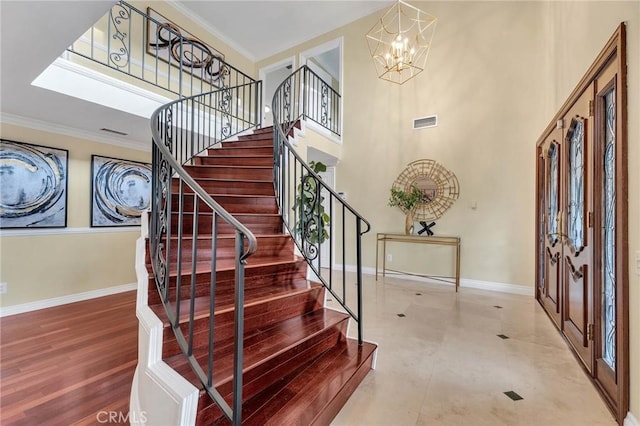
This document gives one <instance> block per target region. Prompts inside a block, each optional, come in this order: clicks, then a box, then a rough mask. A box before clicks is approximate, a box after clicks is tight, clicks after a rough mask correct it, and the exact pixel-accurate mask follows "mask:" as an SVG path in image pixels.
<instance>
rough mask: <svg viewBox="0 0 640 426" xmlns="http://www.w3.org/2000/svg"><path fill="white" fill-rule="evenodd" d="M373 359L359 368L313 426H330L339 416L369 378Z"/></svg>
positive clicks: (369, 359)
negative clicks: (365, 379)
mask: <svg viewBox="0 0 640 426" xmlns="http://www.w3.org/2000/svg"><path fill="white" fill-rule="evenodd" d="M373 357H374V354H371V355H370V356H369V357H368V358H367V359H366V361H365V362H363V363H362V365H361V366H360V367H359V368H358V370H357V371H356V372H355V374H354V375H353V376H351V378H350V379H349V382H348V383H347V384H346V385H345V386H344V387H343V388H342V389H341V390H340V392H339V393H338V395H336V397H335V398H334V399H333V400H332V401H331V403H330V404H329V405H328V406H327V407H325V408H324V410H322V412H321V413H320V415H318V416H317V417H316V418H315V419H314V421H313V423H311V424H312V425H318V426H322V425H328V424H330V423H331V421H332V420H333V419H334V418H335V417H336V416H337V415H338V413H339V412H340V410H341V409H342V407H343V406H344V405H345V404H346V403H347V401H348V400H349V397H351V395H352V394H353V392H355V390H356V389H357V388H358V386H359V385H360V383H362V381H363V380H364V378H365V377H367V374H369V372H370V371H371V370H372V369H373Z"/></svg>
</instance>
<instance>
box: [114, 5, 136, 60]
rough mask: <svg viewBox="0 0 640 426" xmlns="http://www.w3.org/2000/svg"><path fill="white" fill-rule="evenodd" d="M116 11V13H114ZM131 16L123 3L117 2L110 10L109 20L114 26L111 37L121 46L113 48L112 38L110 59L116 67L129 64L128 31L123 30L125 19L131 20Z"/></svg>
mask: <svg viewBox="0 0 640 426" xmlns="http://www.w3.org/2000/svg"><path fill="white" fill-rule="evenodd" d="M114 12H115V13H114ZM130 18H131V12H130V10H129V9H127V8H126V7H125V6H124V5H122V4H116V5H115V6H114V7H113V9H111V10H110V11H109V20H110V22H111V26H112V28H113V31H114V32H113V33H112V34H111V39H112V40H113V41H117V42H118V43H119V46H118V47H116V50H115V51H114V50H112V45H111V40H110V43H109V61H110V62H111V63H112V64H113V65H114V66H115V67H116V68H125V67H127V66H128V65H129V58H130V54H129V49H128V44H127V41H126V39H127V37H128V33H127V32H125V31H122V30H121V27H122V25H123V22H124V21H129V20H130Z"/></svg>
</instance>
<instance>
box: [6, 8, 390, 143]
mask: <svg viewBox="0 0 640 426" xmlns="http://www.w3.org/2000/svg"><path fill="white" fill-rule="evenodd" d="M392 2H393V1H389V0H384V1H383V0H370V1H358V0H356V1H304V0H291V1H268V0H265V1H238V0H236V1H178V0H174V1H173V2H172V3H173V4H174V5H175V7H176V8H177V9H178V10H180V11H181V12H183V13H185V14H186V15H188V16H189V17H190V18H191V19H193V20H194V21H197V22H198V23H199V24H200V25H202V26H203V27H204V28H205V29H207V30H209V31H211V32H213V33H214V34H215V35H216V36H218V37H219V38H221V39H223V40H224V41H225V42H228V43H229V44H230V45H231V46H232V47H234V48H235V49H237V50H238V51H240V52H241V53H244V54H245V55H247V56H248V57H249V58H250V59H252V60H254V61H257V60H260V59H263V58H265V57H268V56H270V55H272V54H274V53H277V52H279V51H282V50H284V49H287V48H289V47H292V46H295V45H297V44H299V43H301V42H304V41H306V40H310V39H312V38H314V37H316V36H318V35H321V34H324V33H326V32H328V31H331V30H333V29H335V28H338V27H340V26H342V25H345V24H347V23H349V22H352V21H354V20H356V19H358V18H360V17H363V16H366V15H368V14H370V13H373V12H375V11H376V10H380V9H382V8H385V7H387V6H388V5H389V4H391V3H392ZM113 4H114V1H107V0H92V1H23V0H16V1H14V0H0V24H1V25H0V90H1V91H0V112H2V121H3V122H6V123H15V124H28V125H29V126H30V127H36V128H37V127H39V126H40V127H42V128H51V127H52V125H53V126H54V127H57V128H58V129H59V131H60V132H61V133H68V134H80V135H86V136H87V138H89V139H94V140H99V141H102V142H108V143H116V144H122V145H125V146H131V147H136V148H139V149H145V148H148V147H149V141H150V131H149V123H148V120H147V119H144V118H141V117H137V116H134V115H131V114H127V113H124V112H121V111H118V110H116V109H112V108H107V107H104V106H101V105H98V104H95V103H90V102H86V101H83V100H80V99H78V98H74V97H70V96H65V95H62V94H60V93H57V92H53V91H49V90H46V89H42V88H38V87H35V86H32V85H31V82H32V81H33V80H34V79H35V78H36V77H37V76H38V75H39V74H40V73H41V72H42V71H43V70H44V69H45V68H47V66H48V65H49V64H51V63H52V62H53V61H54V60H55V59H56V58H57V57H59V56H60V55H61V54H62V53H63V52H64V50H65V49H66V47H67V46H69V45H71V43H73V42H74V41H75V40H76V39H77V38H78V37H79V36H80V35H82V34H83V33H84V31H85V30H86V29H87V28H89V27H90V26H91V25H92V24H93V23H94V22H96V21H97V20H98V19H99V18H100V17H102V16H103V15H104V14H105V13H106V12H107V11H108V10H109V9H110V8H111V6H112V5H113ZM283 22H285V23H288V24H287V25H282V23H283ZM276 23H279V24H276ZM34 28H37V29H38V31H34V30H33V29H34ZM25 29H26V30H25ZM23 119H27V120H26V123H25V120H23ZM102 128H108V129H116V130H119V131H122V132H125V133H127V134H128V135H127V136H123V137H120V136H118V137H114V136H112V135H109V134H106V133H104V134H102V133H100V130H99V129H102ZM69 129H72V131H67V130H69Z"/></svg>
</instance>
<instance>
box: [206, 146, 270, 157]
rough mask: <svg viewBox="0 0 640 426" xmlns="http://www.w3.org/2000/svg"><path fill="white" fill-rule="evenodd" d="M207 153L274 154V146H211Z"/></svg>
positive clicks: (234, 154) (217, 155) (214, 154)
mask: <svg viewBox="0 0 640 426" xmlns="http://www.w3.org/2000/svg"><path fill="white" fill-rule="evenodd" d="M207 154H209V155H210V156H212V157H220V156H239V155H240V156H248V157H249V156H258V155H271V156H273V146H260V147H222V148H211V149H208V150H207Z"/></svg>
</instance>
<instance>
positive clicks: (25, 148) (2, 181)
mask: <svg viewBox="0 0 640 426" xmlns="http://www.w3.org/2000/svg"><path fill="white" fill-rule="evenodd" d="M68 168H69V151H67V150H66V149H59V148H51V147H46V146H40V145H32V144H28V143H22V142H14V141H9V140H5V139H0V228H2V229H9V228H64V227H66V226H67V186H68Z"/></svg>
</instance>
